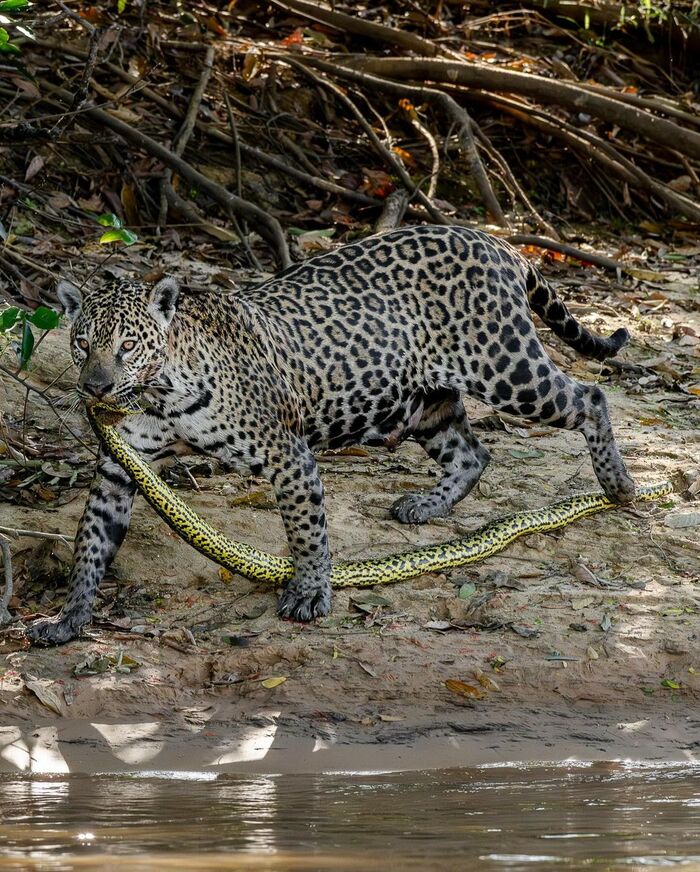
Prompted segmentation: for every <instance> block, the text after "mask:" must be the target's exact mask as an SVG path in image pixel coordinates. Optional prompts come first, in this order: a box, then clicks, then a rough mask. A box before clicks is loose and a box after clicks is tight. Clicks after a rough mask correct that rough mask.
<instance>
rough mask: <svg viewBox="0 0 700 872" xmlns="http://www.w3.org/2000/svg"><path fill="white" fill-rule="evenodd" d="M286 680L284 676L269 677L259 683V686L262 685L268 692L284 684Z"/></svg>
mask: <svg viewBox="0 0 700 872" xmlns="http://www.w3.org/2000/svg"><path fill="white" fill-rule="evenodd" d="M286 680H287V677H286V676H285V675H274V676H271V677H270V678H264V679H263V680H262V681H261V682H260V684H262V686H263V687H266V688H267V689H268V690H270V689H272V688H273V687H279V686H280V684H284V682H285V681H286Z"/></svg>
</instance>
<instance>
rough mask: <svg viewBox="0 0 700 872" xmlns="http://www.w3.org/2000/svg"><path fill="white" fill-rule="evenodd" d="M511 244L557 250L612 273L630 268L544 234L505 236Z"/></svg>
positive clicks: (624, 271) (627, 270)
mask: <svg viewBox="0 0 700 872" xmlns="http://www.w3.org/2000/svg"><path fill="white" fill-rule="evenodd" d="M505 238H506V239H507V240H508V242H510V244H511V245H534V246H535V248H544V249H548V250H549V251H558V252H559V254H565V255H566V256H567V257H573V258H575V259H576V260H580V261H583V262H584V263H592V264H593V266H600V267H602V268H603V269H608V270H611V271H612V272H614V273H620V272H623V273H628V272H630V268H629V267H626V266H625V265H624V263H620V261H618V260H613V259H612V258H611V257H606V256H605V255H604V254H596V253H595V252H593V251H584V250H583V249H582V248H575V247H574V246H573V245H568V244H567V243H566V242H559V241H557V240H556V239H548V238H547V237H546V236H532V235H531V234H529V233H515V234H513V235H512V236H506V237H505Z"/></svg>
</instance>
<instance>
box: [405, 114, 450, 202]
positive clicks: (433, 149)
mask: <svg viewBox="0 0 700 872" xmlns="http://www.w3.org/2000/svg"><path fill="white" fill-rule="evenodd" d="M399 105H400V106H401V108H402V109H403V110H404V112H405V113H406V115H407V116H408V120H409V121H410V122H411V124H412V125H413V127H414V128H415V129H416V130H417V131H418V133H419V134H420V135H421V136H422V137H423V139H425V140H426V142H427V143H428V148H429V149H430V154H431V155H432V158H433V166H432V169H431V170H430V184H429V185H428V197H429V198H430V199H431V200H432V199H433V197H434V196H435V191H436V190H437V183H438V178H439V176H440V153H439V151H438V147H437V142H436V141H435V137H434V136H433V134H432V133H431V132H430V131H429V130H428V128H427V127H426V126H425V125H424V124H422V123H421V120H420V118H419V117H418V112H417V111H416V108H415V106H414V105H413V104H412V103H411V101H410V100H406V99H403V100H399Z"/></svg>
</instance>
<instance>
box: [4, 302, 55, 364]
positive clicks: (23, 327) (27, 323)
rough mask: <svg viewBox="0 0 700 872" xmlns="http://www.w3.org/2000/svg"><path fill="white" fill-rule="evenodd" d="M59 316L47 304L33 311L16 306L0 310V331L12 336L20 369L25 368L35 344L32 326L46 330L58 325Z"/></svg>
mask: <svg viewBox="0 0 700 872" xmlns="http://www.w3.org/2000/svg"><path fill="white" fill-rule="evenodd" d="M60 321H61V316H60V315H59V314H58V312H54V310H53V309H49V308H48V306H39V308H38V309H35V310H34V311H33V312H25V310H24V309H20V308H19V307H18V306H10V307H9V308H8V309H5V310H4V311H3V312H0V333H2V334H5V335H9V336H10V337H11V338H14V339H15V341H16V345H17V352H18V356H19V366H20V369H25V367H26V366H27V364H28V363H29V360H30V358H31V356H32V352H33V351H34V347H35V346H36V339H35V336H34V332H33V330H32V327H36V328H37V329H39V330H43V331H47V330H53V329H54V327H58V325H59V323H60Z"/></svg>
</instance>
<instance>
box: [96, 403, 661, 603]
mask: <svg viewBox="0 0 700 872" xmlns="http://www.w3.org/2000/svg"><path fill="white" fill-rule="evenodd" d="M124 414H131V413H129V412H128V411H127V410H123V409H116V408H114V407H111V406H109V405H107V404H104V403H95V404H93V405H92V406H91V407H89V408H88V415H89V418H90V421H91V422H92V424H93V425H94V427H95V430H96V431H97V433H98V434H99V436H100V438H101V440H102V442H103V443H104V446H105V448H106V450H107V451H108V452H109V454H110V455H111V456H112V457H113V459H114V460H115V461H116V462H117V463H119V465H120V466H121V467H122V468H123V469H124V470H125V471H126V472H127V473H128V474H129V476H130V477H131V478H132V479H133V481H134V483H135V484H136V487H137V488H138V490H139V492H140V493H141V494H142V495H143V496H144V497H145V499H146V501H147V502H148V503H149V504H150V505H151V507H152V508H153V509H154V510H155V511H156V512H157V513H158V514H159V515H160V517H161V518H162V519H163V520H164V521H165V522H166V523H167V524H168V526H170V527H171V528H172V529H173V530H174V531H175V532H176V533H177V534H178V535H179V536H180V537H182V539H183V540H184V541H185V542H187V543H188V544H189V545H191V546H192V547H193V548H195V549H196V550H197V551H199V552H201V553H202V554H204V555H205V556H206V557H208V558H210V559H211V560H213V561H214V562H215V563H218V564H219V565H220V566H223V567H225V568H226V569H229V570H230V571H231V572H236V573H239V574H240V575H243V576H245V577H246V578H249V579H251V580H253V581H261V582H268V583H270V584H275V585H279V584H282V583H283V582H285V581H288V580H289V579H290V578H292V576H293V575H294V565H293V563H292V561H291V559H290V558H288V557H278V556H276V555H274V554H269V553H268V552H266V551H262V550H260V549H259V548H254V547H253V546H251V545H247V544H245V543H243V542H236V541H234V540H232V539H229V538H228V537H226V536H224V535H223V534H222V533H221V532H219V531H218V530H216V529H215V528H214V527H213V526H212V525H211V524H209V522H208V521H206V520H205V519H204V518H202V517H201V516H200V515H198V514H197V513H196V512H195V511H194V510H193V509H192V508H190V506H188V505H187V503H186V502H185V501H184V500H182V499H181V498H180V497H179V496H178V495H177V494H176V493H175V492H174V491H173V490H172V488H170V487H169V486H168V485H167V484H166V483H165V482H164V481H163V479H162V478H160V477H159V476H158V475H157V474H156V473H155V472H154V471H153V470H152V469H151V468H150V466H148V464H147V463H145V462H144V460H143V459H142V458H141V457H140V456H139V454H138V453H137V452H136V451H135V450H134V449H133V448H132V447H131V446H130V445H128V444H127V443H126V442H125V441H124V440H123V439H122V437H121V436H120V434H119V431H118V430H117V429H116V427H115V426H114V425H115V423H116V422H117V421H118V420H119V418H120V417H122V416H123V415H124ZM672 490H673V486H672V485H671V483H670V482H661V483H659V484H654V485H647V486H645V487H640V488H638V490H637V493H636V497H635V499H636V500H637V501H644V502H647V501H652V500H657V499H660V498H661V497H664V496H666V495H668V494H670V493H671V492H672ZM618 505H619V504H618V503H615V502H613V501H612V500H610V499H608V497H607V496H605V494H604V493H603V492H602V491H595V492H592V493H583V494H578V495H575V496H572V497H569V498H568V499H565V500H560V501H559V502H556V503H553V504H552V505H549V506H543V507H542V508H539V509H529V510H526V511H521V512H515V513H514V514H512V515H508V516H507V517H504V518H501V519H499V520H497V521H495V522H493V523H490V524H486V525H485V526H483V527H480V528H479V529H477V530H475V531H474V532H473V533H472V534H471V535H469V536H467V537H465V538H461V539H455V540H452V541H449V542H445V543H443V544H439V545H429V546H425V547H423V548H416V549H414V550H411V551H405V552H402V553H398V554H389V555H388V556H386V557H380V558H376V559H371V560H358V561H351V562H345V561H341V562H338V563H334V564H333V568H332V572H331V584H332V585H333V586H334V587H361V586H370V585H375V584H390V583H392V582H397V581H404V580H405V579H408V578H413V577H414V576H416V575H421V574H423V573H425V572H439V571H441V570H444V569H450V568H453V567H456V566H463V565H465V564H467V563H475V562H477V561H480V560H484V559H485V558H487V557H491V556H492V555H493V554H497V553H498V552H499V551H502V550H503V549H504V548H506V547H507V546H508V545H510V544H511V542H514V541H515V540H516V539H519V538H520V537H521V536H526V535H528V534H530V533H545V532H549V531H550V530H556V529H558V528H559V527H564V526H566V525H567V524H571V523H572V522H573V521H577V520H578V519H579V518H584V517H586V516H588V515H593V514H595V513H596V512H602V511H606V510H608V509H614V508H616V507H617V506H618Z"/></svg>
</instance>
